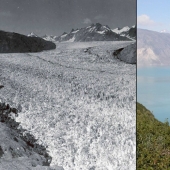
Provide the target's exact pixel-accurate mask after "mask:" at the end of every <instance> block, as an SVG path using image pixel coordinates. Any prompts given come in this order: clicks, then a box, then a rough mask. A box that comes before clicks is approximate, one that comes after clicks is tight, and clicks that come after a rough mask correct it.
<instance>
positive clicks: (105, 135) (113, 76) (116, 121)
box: [0, 41, 136, 170]
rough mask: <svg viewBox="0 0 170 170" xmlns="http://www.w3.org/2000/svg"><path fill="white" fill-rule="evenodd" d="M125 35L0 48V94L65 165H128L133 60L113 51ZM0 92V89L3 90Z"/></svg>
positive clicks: (72, 168) (72, 169)
mask: <svg viewBox="0 0 170 170" xmlns="http://www.w3.org/2000/svg"><path fill="white" fill-rule="evenodd" d="M130 43H131V42H123V41H122V42H120V41H119V42H88V43H87V42H86V43H82V42H81V43H79V42H73V43H71V42H69V43H56V46H57V48H56V49H55V50H51V51H44V52H41V53H24V54H1V55H0V71H1V76H0V84H3V85H4V86H5V87H4V88H3V89H1V91H0V100H1V101H4V102H6V103H9V104H10V105H12V106H17V105H19V104H20V105H21V106H22V112H21V113H19V117H18V118H17V121H19V122H21V125H22V126H23V128H25V129H27V130H28V131H29V132H30V133H32V134H33V135H35V137H36V138H37V139H38V142H39V143H41V144H44V145H45V146H48V148H47V149H48V150H49V153H50V155H51V156H52V157H53V160H52V165H58V166H62V167H64V169H65V170H80V169H82V170H92V169H95V170H114V169H120V170H134V169H136V167H135V165H136V134H135V133H136V126H135V125H136V98H135V96H136V75H135V73H136V66H135V65H129V64H125V63H124V62H121V61H119V60H117V59H114V58H113V56H112V53H113V51H114V50H115V49H118V48H121V47H125V46H127V45H128V44H130ZM4 96H5V97H4Z"/></svg>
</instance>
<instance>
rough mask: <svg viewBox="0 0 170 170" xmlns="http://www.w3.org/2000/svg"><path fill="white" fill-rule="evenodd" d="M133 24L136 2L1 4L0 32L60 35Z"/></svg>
mask: <svg viewBox="0 0 170 170" xmlns="http://www.w3.org/2000/svg"><path fill="white" fill-rule="evenodd" d="M98 22H99V23H101V24H104V25H108V26H109V27H110V28H113V29H114V28H117V27H120V28H121V27H124V26H129V27H131V26H132V25H135V24H136V0H126V1H124V0H0V30H4V31H11V32H17V33H21V34H25V35H27V34H29V33H30V32H34V33H36V34H37V35H39V36H42V35H45V34H47V35H58V36H59V35H61V34H62V33H63V32H70V31H71V29H72V28H74V29H76V28H83V27H86V26H89V25H91V24H92V23H98Z"/></svg>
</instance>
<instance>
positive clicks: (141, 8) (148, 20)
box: [137, 0, 170, 33]
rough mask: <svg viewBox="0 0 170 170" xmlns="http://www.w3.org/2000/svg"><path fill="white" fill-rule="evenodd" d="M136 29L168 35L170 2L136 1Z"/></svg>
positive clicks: (169, 0)
mask: <svg viewBox="0 0 170 170" xmlns="http://www.w3.org/2000/svg"><path fill="white" fill-rule="evenodd" d="M137 27H138V28H144V29H148V30H153V31H158V32H160V31H162V32H168V33H170V0H137Z"/></svg>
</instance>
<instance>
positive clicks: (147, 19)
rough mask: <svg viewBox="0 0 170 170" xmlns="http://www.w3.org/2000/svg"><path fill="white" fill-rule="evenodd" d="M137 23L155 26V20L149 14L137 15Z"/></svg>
mask: <svg viewBox="0 0 170 170" xmlns="http://www.w3.org/2000/svg"><path fill="white" fill-rule="evenodd" d="M137 24H138V25H141V26H153V25H155V21H153V20H151V19H150V17H149V16H148V15H145V14H143V15H140V16H138V17H137Z"/></svg>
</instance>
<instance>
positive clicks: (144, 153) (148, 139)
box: [137, 103, 170, 170]
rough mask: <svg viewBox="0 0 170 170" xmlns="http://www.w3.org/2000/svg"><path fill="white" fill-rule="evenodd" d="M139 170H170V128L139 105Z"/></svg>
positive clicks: (166, 123) (166, 122)
mask: <svg viewBox="0 0 170 170" xmlns="http://www.w3.org/2000/svg"><path fill="white" fill-rule="evenodd" d="M137 169H138V170H145V169H147V170H152V169H153V170H165V169H166V170H170V126H169V123H168V121H165V123H162V122H160V121H158V120H157V119H155V117H154V115H153V114H152V113H151V112H150V111H149V110H147V109H146V108H145V107H144V106H143V105H142V104H140V103H137Z"/></svg>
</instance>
